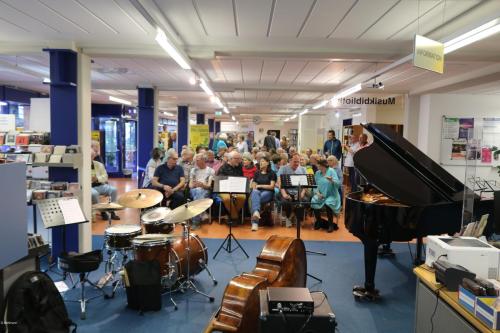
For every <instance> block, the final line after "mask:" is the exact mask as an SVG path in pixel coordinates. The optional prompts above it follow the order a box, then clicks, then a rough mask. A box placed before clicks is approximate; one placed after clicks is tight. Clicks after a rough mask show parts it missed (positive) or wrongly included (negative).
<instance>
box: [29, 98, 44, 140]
mask: <svg viewBox="0 0 500 333" xmlns="http://www.w3.org/2000/svg"><path fill="white" fill-rule="evenodd" d="M25 129H27V130H31V131H41V132H50V98H32V99H31V107H30V118H29V124H28V125H27V126H26V125H25Z"/></svg>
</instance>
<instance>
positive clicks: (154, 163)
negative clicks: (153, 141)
mask: <svg viewBox="0 0 500 333" xmlns="http://www.w3.org/2000/svg"><path fill="white" fill-rule="evenodd" d="M162 158H163V152H162V150H161V149H160V148H153V150H152V151H151V159H150V160H149V161H148V164H146V169H145V170H144V180H143V182H142V187H143V188H149V187H152V185H151V179H153V176H154V174H155V170H156V168H157V167H159V166H160V165H161V163H162V162H161V160H162Z"/></svg>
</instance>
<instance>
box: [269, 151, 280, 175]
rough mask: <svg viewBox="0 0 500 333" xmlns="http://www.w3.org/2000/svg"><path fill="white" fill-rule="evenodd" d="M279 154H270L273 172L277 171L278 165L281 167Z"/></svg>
mask: <svg viewBox="0 0 500 333" xmlns="http://www.w3.org/2000/svg"><path fill="white" fill-rule="evenodd" d="M280 162H281V156H279V155H278V154H273V155H271V170H273V172H274V173H278V171H279V169H280V167H281V163H280Z"/></svg>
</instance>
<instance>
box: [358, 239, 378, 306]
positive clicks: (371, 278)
mask: <svg viewBox="0 0 500 333" xmlns="http://www.w3.org/2000/svg"><path fill="white" fill-rule="evenodd" d="M358 238H359V239H361V241H362V242H363V249H364V262H365V284H364V286H354V288H353V290H352V292H353V295H354V297H355V299H356V300H358V299H368V300H375V299H376V298H378V297H379V291H378V290H377V289H375V271H376V269H377V256H378V242H377V241H376V240H374V239H371V238H368V237H366V236H358Z"/></svg>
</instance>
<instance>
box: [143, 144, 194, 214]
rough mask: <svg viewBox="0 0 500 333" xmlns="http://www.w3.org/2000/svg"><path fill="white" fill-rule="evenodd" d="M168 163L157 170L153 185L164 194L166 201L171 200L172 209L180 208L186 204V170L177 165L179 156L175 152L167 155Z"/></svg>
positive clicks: (169, 152) (152, 181) (171, 151)
mask: <svg viewBox="0 0 500 333" xmlns="http://www.w3.org/2000/svg"><path fill="white" fill-rule="evenodd" d="M166 158H167V161H166V162H165V163H164V164H162V165H160V166H159V167H158V168H156V170H155V173H154V176H153V179H152V180H151V184H153V186H154V187H155V188H157V189H158V190H160V191H162V192H163V195H164V200H170V205H169V207H170V209H174V208H177V207H179V206H180V205H182V204H183V203H184V193H183V190H184V184H185V183H186V178H185V177H184V170H183V169H182V167H181V166H179V165H177V160H178V159H179V156H178V155H177V153H176V152H175V151H173V150H170V151H168V152H167V154H166Z"/></svg>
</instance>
